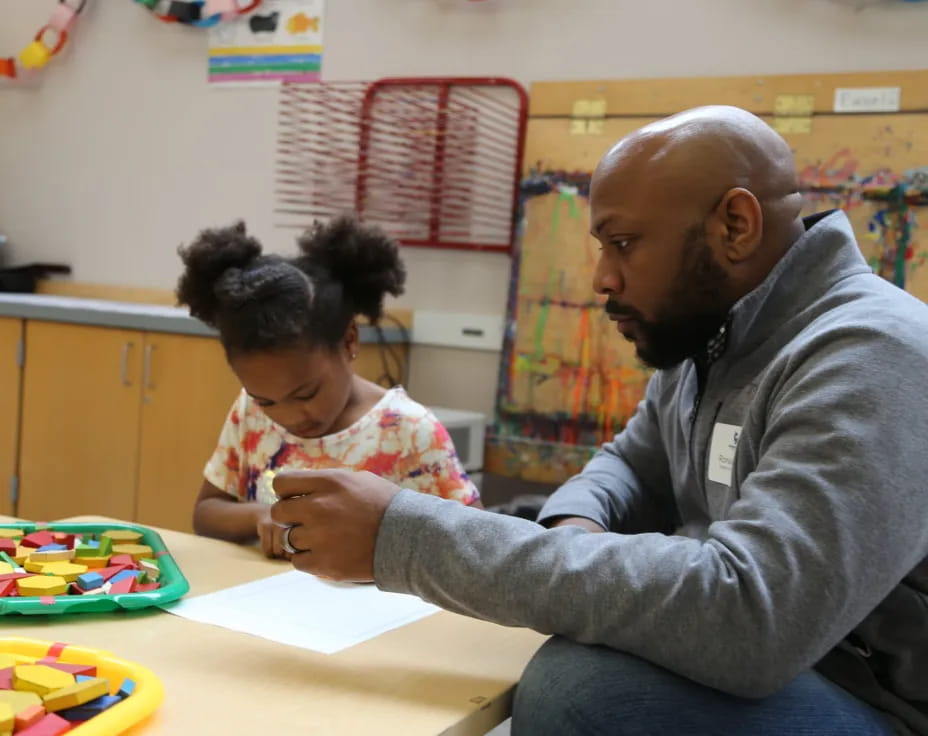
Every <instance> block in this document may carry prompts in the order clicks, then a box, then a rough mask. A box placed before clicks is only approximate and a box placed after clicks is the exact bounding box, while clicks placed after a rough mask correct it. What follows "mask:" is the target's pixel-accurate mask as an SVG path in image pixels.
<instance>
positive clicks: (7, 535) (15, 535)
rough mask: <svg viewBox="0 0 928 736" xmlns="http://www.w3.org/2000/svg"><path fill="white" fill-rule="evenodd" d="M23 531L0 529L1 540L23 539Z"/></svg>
mask: <svg viewBox="0 0 928 736" xmlns="http://www.w3.org/2000/svg"><path fill="white" fill-rule="evenodd" d="M22 536H23V530H22V529H3V528H0V539H22Z"/></svg>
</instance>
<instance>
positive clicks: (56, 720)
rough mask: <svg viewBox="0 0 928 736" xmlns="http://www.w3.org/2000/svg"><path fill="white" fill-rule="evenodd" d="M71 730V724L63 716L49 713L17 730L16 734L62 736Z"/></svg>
mask: <svg viewBox="0 0 928 736" xmlns="http://www.w3.org/2000/svg"><path fill="white" fill-rule="evenodd" d="M70 730H71V724H70V723H68V722H67V721H66V720H65V719H64V718H62V717H61V716H56V715H55V714H54V713H49V714H48V715H47V716H45V718H43V719H42V720H41V721H39V722H38V723H36V724H35V725H34V726H29V728H26V729H24V730H22V731H17V732H16V736H60V735H61V734H63V733H67V732H68V731H70Z"/></svg>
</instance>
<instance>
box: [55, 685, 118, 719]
mask: <svg viewBox="0 0 928 736" xmlns="http://www.w3.org/2000/svg"><path fill="white" fill-rule="evenodd" d="M109 694H110V683H109V681H108V680H105V679H103V678H102V677H94V678H93V679H92V680H84V681H83V682H77V683H75V684H73V685H69V686H68V687H65V688H62V689H61V690H55V692H53V693H49V694H48V695H46V696H45V710H47V711H51V712H55V711H58V710H64V709H65V708H76V707H77V706H78V705H83V704H84V703H89V702H90V701H91V700H96V699H97V698H102V697H103V696H104V695H109Z"/></svg>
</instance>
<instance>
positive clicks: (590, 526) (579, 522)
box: [548, 516, 606, 534]
mask: <svg viewBox="0 0 928 736" xmlns="http://www.w3.org/2000/svg"><path fill="white" fill-rule="evenodd" d="M559 526H579V527H580V528H581V529H586V530H587V531H588V532H593V533H594V534H602V533H603V532H605V531H606V530H605V529H603V528H602V527H601V526H600V525H599V524H597V523H596V522H595V521H593V520H592V519H587V518H585V517H583V516H558V517H555V519H554V521H553V522H552V523H551V526H550V527H548V528H549V529H555V528H556V527H559Z"/></svg>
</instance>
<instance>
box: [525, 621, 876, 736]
mask: <svg viewBox="0 0 928 736" xmlns="http://www.w3.org/2000/svg"><path fill="white" fill-rule="evenodd" d="M547 734H551V736H571V735H572V734H583V735H584V736H587V735H589V736H595V735H596V734H609V735H610V736H652V735H653V736H697V735H698V736H709V735H710V734H711V736H716V735H717V736H742V735H743V736H769V735H772V734H777V736H780V735H784V736H813V735H814V736H839V735H840V736H892V734H893V727H892V725H891V724H890V722H889V721H888V719H887V718H886V717H885V716H884V715H883V714H881V713H880V712H879V711H877V710H874V709H873V708H871V707H870V706H868V705H866V704H865V703H863V702H862V701H860V700H858V699H857V698H855V697H853V696H852V695H850V694H849V693H848V692H846V691H845V690H843V689H841V688H840V687H838V686H837V685H835V684H834V683H832V682H831V681H830V680H827V679H825V678H824V677H822V676H821V675H819V674H818V673H816V672H813V671H810V672H805V673H803V674H801V675H799V677H797V678H796V679H795V680H793V681H792V682H791V683H790V684H789V685H787V686H786V687H785V688H784V689H783V690H781V691H780V692H778V693H776V694H775V695H771V696H770V697H768V698H764V699H763V700H744V699H742V698H737V697H734V696H732V695H726V694H725V693H721V692H719V691H717V690H712V689H711V688H708V687H705V686H703V685H698V684H697V683H695V682H693V681H691V680H687V679H686V678H684V677H680V676H679V675H675V674H673V673H672V672H670V671H668V670H665V669H663V668H661V667H658V666H657V665H654V664H651V663H649V662H646V661H644V660H643V659H639V658H638V657H634V656H632V655H630V654H623V653H622V652H617V651H614V650H612V649H606V648H605V647H594V646H584V645H582V644H576V643H574V642H571V641H568V640H566V639H562V638H560V637H554V638H552V639H550V640H549V641H548V642H547V643H545V644H544V646H542V647H541V649H539V650H538V652H537V653H536V654H535V656H534V657H533V658H532V661H531V662H529V664H528V666H527V667H526V669H525V674H524V675H523V676H522V681H521V682H520V683H519V686H518V688H517V689H516V696H515V704H514V706H513V714H512V736H546V735H547Z"/></svg>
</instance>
